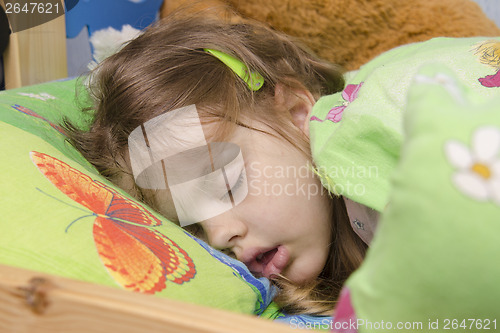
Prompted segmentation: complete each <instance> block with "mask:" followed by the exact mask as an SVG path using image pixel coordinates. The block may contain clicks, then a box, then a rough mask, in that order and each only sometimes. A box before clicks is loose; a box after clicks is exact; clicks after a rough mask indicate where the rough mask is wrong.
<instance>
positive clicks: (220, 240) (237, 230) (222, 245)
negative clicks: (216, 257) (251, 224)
mask: <svg viewBox="0 0 500 333" xmlns="http://www.w3.org/2000/svg"><path fill="white" fill-rule="evenodd" d="M229 215H230V214H221V215H219V216H216V217H214V218H210V219H208V220H205V221H203V222H202V226H203V229H205V232H206V234H207V237H208V242H209V244H210V245H211V246H213V247H215V248H217V249H227V248H233V247H234V246H236V245H237V243H238V241H239V240H240V239H242V238H244V237H245V235H246V234H247V232H248V229H247V226H246V225H245V223H244V222H243V221H240V220H238V219H236V218H233V217H231V216H229Z"/></svg>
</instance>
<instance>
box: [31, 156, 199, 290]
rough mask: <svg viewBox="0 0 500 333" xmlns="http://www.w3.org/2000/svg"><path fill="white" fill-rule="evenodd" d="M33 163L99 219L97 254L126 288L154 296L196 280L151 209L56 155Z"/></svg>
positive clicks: (186, 258)
mask: <svg viewBox="0 0 500 333" xmlns="http://www.w3.org/2000/svg"><path fill="white" fill-rule="evenodd" d="M31 159H32V161H33V163H34V164H35V165H36V167H37V168H38V169H39V170H40V171H41V172H42V173H43V175H44V176H45V177H46V178H47V179H48V180H49V181H50V182H52V183H53V184H54V185H55V186H56V187H57V188H58V189H59V190H60V191H61V192H62V193H64V194H66V195H67V196H68V197H69V198H71V199H72V200H74V201H75V202H77V203H79V204H81V205H83V206H84V207H86V208H87V209H89V210H90V211H91V212H92V216H95V220H94V226H93V235H94V242H95V246H96V249H97V252H98V253H99V256H100V258H101V261H102V262H103V264H104V266H105V267H106V268H107V270H108V272H109V273H110V275H111V276H112V277H113V278H114V279H115V280H116V281H117V282H118V283H119V284H120V285H122V286H123V287H124V288H125V289H129V290H133V291H138V292H143V293H150V294H154V293H155V292H158V291H161V290H163V289H165V287H166V285H165V283H166V282H167V281H172V282H174V283H177V284H182V283H184V282H187V281H189V280H191V279H192V278H193V277H194V276H195V274H196V269H195V265H194V263H193V260H192V259H191V258H190V257H189V255H188V254H187V253H186V252H185V251H184V250H183V249H182V248H180V247H179V246H178V245H177V244H176V243H175V242H174V241H173V240H171V239H170V238H168V237H167V236H165V235H163V234H162V233H160V232H158V231H157V230H155V229H154V227H157V226H159V225H161V224H162V222H161V221H160V220H159V219H158V218H156V217H155V216H154V215H153V214H151V212H149V211H148V210H147V209H145V208H144V207H142V206H141V205H139V204H138V203H135V202H133V201H132V200H129V199H127V198H126V197H124V196H122V195H120V194H119V193H118V192H117V191H115V190H114V189H112V188H111V187H109V186H106V185H105V184H103V183H101V182H99V181H96V180H93V179H92V178H90V177H89V176H87V175H86V174H84V173H82V172H80V171H78V170H76V169H74V168H72V167H70V166H69V165H68V164H66V163H64V162H62V161H60V160H58V159H56V158H54V157H52V156H49V155H46V154H43V153H39V152H35V151H33V152H31Z"/></svg>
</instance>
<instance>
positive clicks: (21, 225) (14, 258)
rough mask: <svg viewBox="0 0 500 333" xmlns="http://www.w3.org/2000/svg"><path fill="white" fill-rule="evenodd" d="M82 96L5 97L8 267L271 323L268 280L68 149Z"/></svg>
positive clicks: (0, 241)
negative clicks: (67, 124)
mask: <svg viewBox="0 0 500 333" xmlns="http://www.w3.org/2000/svg"><path fill="white" fill-rule="evenodd" d="M77 87H80V84H79V83H78V82H77V80H75V79H72V80H66V81H60V82H52V83H46V84H41V85H36V86H31V87H25V88H21V89H16V90H8V91H3V92H0V133H2V135H1V137H0V147H1V148H0V149H1V152H2V158H1V159H0V173H1V174H2V180H1V183H0V189H1V193H2V200H0V212H1V214H2V218H1V220H0V228H1V230H2V232H1V233H0V263H2V264H6V265H12V266H17V267H23V268H27V269H31V270H34V271H40V272H45V273H49V274H55V275H59V276H64V277H68V278H74V279H78V280H84V281H88V282H92V283H98V284H103V285H108V286H113V287H118V288H123V289H127V290H131V291H137V292H143V293H149V294H154V295H156V296H159V297H168V298H171V299H178V300H184V301H188V302H192V303H197V304H200V305H205V306H209V307H215V308H220V309H226V310H230V311H235V312H240V313H247V314H263V313H264V311H265V310H266V308H267V307H268V305H269V304H270V303H271V300H272V296H273V295H274V289H273V288H272V287H271V286H270V284H269V281H268V280H267V279H264V278H263V279H257V278H254V277H253V276H252V275H251V274H250V273H249V271H248V270H247V269H246V267H245V266H244V265H242V264H241V263H239V262H237V261H236V260H233V259H232V258H229V257H226V256H224V255H222V254H221V253H220V252H218V251H215V250H213V249H211V248H210V247H208V246H207V245H206V244H204V243H203V242H201V241H200V240H197V239H195V238H193V237H191V236H190V235H189V234H187V233H186V232H185V231H184V230H183V229H181V228H180V227H178V226H177V225H175V224H173V223H171V222H169V221H167V220H166V219H165V218H164V217H162V216H160V215H158V214H157V213H156V212H154V211H153V210H151V209H149V208H148V207H147V206H145V205H144V204H142V203H139V202H137V201H136V200H134V199H133V198H131V197H130V196H129V195H128V194H126V193H124V192H123V191H122V190H120V189H119V188H117V187H115V186H114V185H113V184H111V183H110V182H108V181H107V180H106V179H104V178H103V177H101V176H100V175H99V174H98V172H97V171H96V170H95V169H94V168H93V166H91V165H90V164H89V163H88V162H87V161H86V160H85V159H84V158H83V157H82V156H81V155H80V154H79V153H78V152H77V151H76V150H75V149H74V148H73V147H72V146H71V145H70V144H69V143H68V142H67V141H65V139H66V136H65V134H64V129H62V128H60V127H59V126H58V125H57V124H58V123H60V121H61V120H62V118H63V116H68V117H69V118H70V119H72V120H73V121H74V122H77V123H80V124H83V123H85V121H86V119H87V118H86V117H87V116H86V115H85V114H82V113H80V111H79V108H78V106H77V105H76V103H75V90H76V88H77ZM79 94H80V97H81V99H83V100H85V93H84V92H80V93H79ZM277 315H278V314H277V311H276V309H275V311H267V312H266V314H265V315H264V316H266V317H271V318H272V317H273V316H274V317H275V316H277Z"/></svg>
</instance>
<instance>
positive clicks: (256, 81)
mask: <svg viewBox="0 0 500 333" xmlns="http://www.w3.org/2000/svg"><path fill="white" fill-rule="evenodd" d="M203 50H204V51H205V52H208V53H210V54H211V55H213V56H214V57H216V58H217V59H219V60H220V61H222V62H223V63H224V64H225V65H226V66H227V67H229V68H231V70H232V71H233V72H234V73H235V74H236V75H238V76H239V77H240V78H241V79H242V80H243V81H245V82H246V83H247V85H248V87H249V88H250V89H252V90H253V91H257V90H259V89H260V88H262V86H263V85H264V78H263V77H262V75H260V74H259V73H258V72H251V71H249V69H248V67H247V66H245V64H244V63H243V62H242V61H241V60H239V59H236V58H235V57H233V56H230V55H229V54H227V53H224V52H221V51H217V50H213V49H203Z"/></svg>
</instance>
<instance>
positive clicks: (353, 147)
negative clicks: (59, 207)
mask: <svg viewBox="0 0 500 333" xmlns="http://www.w3.org/2000/svg"><path fill="white" fill-rule="evenodd" d="M499 41H500V39H498V38H497V39H493V42H496V43H498V42H499ZM491 44H494V43H490V44H488V43H487V40H486V39H485V38H484V37H479V38H436V39H432V40H430V41H427V42H423V43H415V44H410V45H405V46H401V47H399V48H396V49H393V50H391V51H388V52H386V53H384V54H383V55H381V56H379V57H378V58H376V59H374V60H373V61H370V62H369V63H368V64H366V65H364V66H363V67H361V69H360V70H359V71H358V72H356V73H354V74H353V75H352V76H351V77H350V78H349V81H348V82H347V86H346V88H345V90H344V91H343V92H339V93H337V94H333V95H329V96H325V97H322V98H321V99H320V100H319V101H318V102H317V103H316V105H315V106H314V108H313V112H312V117H311V121H310V137H311V149H312V154H313V159H314V162H315V164H316V167H317V171H318V174H319V175H320V176H321V178H322V181H323V185H324V186H325V187H326V188H328V189H329V190H330V191H331V192H332V193H335V194H340V195H344V196H345V197H347V198H349V199H352V200H354V201H356V202H359V203H362V204H364V205H366V206H368V207H370V208H373V209H375V210H377V211H379V212H381V211H383V210H384V208H385V206H386V204H387V202H388V195H389V192H390V182H389V179H390V175H391V173H392V171H393V170H394V168H395V166H396V164H397V162H398V160H399V156H400V149H401V145H402V142H403V136H402V132H403V125H402V116H401V114H402V113H403V110H404V109H405V105H406V97H407V92H408V89H409V86H410V84H411V78H412V77H413V76H414V75H415V74H416V73H417V71H418V70H419V69H420V68H421V66H423V65H425V64H428V63H442V64H445V65H447V66H449V67H451V68H454V69H456V75H457V77H458V78H459V79H460V80H461V81H463V82H464V83H466V84H468V85H469V86H470V87H471V89H472V90H473V91H475V92H478V95H479V96H482V97H492V96H494V95H496V94H498V90H499V89H498V88H496V87H495V84H496V83H495V82H497V81H496V80H497V79H499V80H500V74H498V73H497V71H498V53H495V52H494V51H493V50H494V49H493V47H492V46H491ZM496 52H498V51H496ZM495 73H497V76H498V78H496V77H495Z"/></svg>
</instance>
